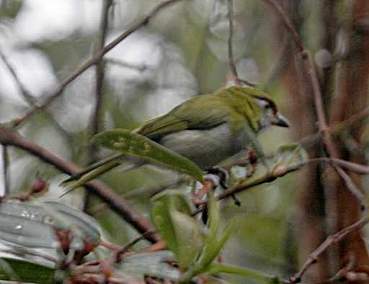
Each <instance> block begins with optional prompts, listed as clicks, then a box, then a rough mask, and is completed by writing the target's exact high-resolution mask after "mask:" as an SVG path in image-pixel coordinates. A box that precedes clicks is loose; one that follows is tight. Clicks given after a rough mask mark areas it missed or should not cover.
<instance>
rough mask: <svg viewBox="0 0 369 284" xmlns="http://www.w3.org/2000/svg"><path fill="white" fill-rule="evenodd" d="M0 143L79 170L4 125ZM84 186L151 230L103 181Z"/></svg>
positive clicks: (133, 222)
mask: <svg viewBox="0 0 369 284" xmlns="http://www.w3.org/2000/svg"><path fill="white" fill-rule="evenodd" d="M0 144H2V145H10V146H14V147H17V148H20V149H22V150H24V151H26V152H28V153H30V154H32V155H34V156H36V157H38V158H40V159H41V160H43V161H44V162H46V163H48V164H50V165H53V166H54V167H55V168H57V169H58V170H60V171H62V172H64V173H66V174H69V175H71V174H76V173H78V172H80V171H81V168H79V167H78V166H77V165H75V164H74V163H72V162H69V161H66V160H64V159H62V158H61V157H59V156H57V155H56V154H54V153H52V152H50V151H49V150H47V149H45V148H43V147H41V146H39V145H37V144H34V143H32V142H31V141H29V140H27V139H25V138H24V137H22V136H21V135H19V134H18V133H16V132H15V131H12V130H10V129H8V128H5V127H0ZM86 187H87V189H88V190H91V191H92V192H93V193H95V194H96V195H97V196H98V197H100V198H101V199H102V200H103V201H104V202H106V203H107V204H108V205H109V207H110V208H111V209H112V210H114V211H115V212H116V213H118V214H119V215H121V216H122V217H123V219H124V220H126V222H128V223H129V224H131V225H132V227H134V228H135V229H136V230H137V231H138V232H140V233H142V234H145V233H146V232H149V231H150V232H151V231H152V230H153V227H152V225H151V224H150V222H149V221H148V220H147V219H146V218H145V217H144V216H142V215H141V214H140V213H139V212H136V210H135V209H134V208H132V207H131V205H130V204H129V203H128V202H127V201H126V200H125V199H123V198H122V197H121V196H120V195H119V194H117V193H115V192H114V191H113V190H112V189H111V188H109V187H108V186H106V185H105V184H104V183H102V182H100V181H97V180H96V181H91V182H89V183H87V184H86ZM145 238H146V239H147V240H149V241H150V242H156V241H158V240H159V237H158V236H157V235H155V234H145Z"/></svg>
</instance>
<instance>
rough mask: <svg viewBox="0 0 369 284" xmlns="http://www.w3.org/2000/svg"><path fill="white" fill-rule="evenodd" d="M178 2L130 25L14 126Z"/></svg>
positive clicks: (57, 95)
mask: <svg viewBox="0 0 369 284" xmlns="http://www.w3.org/2000/svg"><path fill="white" fill-rule="evenodd" d="M179 1H182V0H168V1H165V2H162V3H160V4H159V5H158V6H156V7H155V8H154V9H153V10H152V11H151V12H150V13H149V14H148V15H146V16H145V17H144V18H143V19H142V20H140V21H138V22H137V23H135V24H134V25H132V26H131V27H130V28H129V29H128V30H126V31H125V32H123V33H122V34H121V35H120V36H118V37H117V38H115V39H114V40H113V41H112V42H111V43H109V44H108V45H106V46H105V47H104V48H103V49H101V50H100V51H99V52H97V53H96V54H95V55H94V56H93V57H92V58H90V59H89V60H87V61H85V62H84V63H82V65H80V66H79V67H78V68H77V69H76V70H75V71H74V72H72V74H70V75H69V76H68V77H67V78H65V79H64V80H63V81H62V82H61V84H60V85H59V86H58V87H57V88H56V90H54V91H53V92H52V93H51V94H50V95H49V96H48V98H47V99H46V100H45V101H44V102H43V103H42V104H41V105H39V106H36V107H33V108H32V109H30V110H29V111H28V112H27V113H26V114H25V115H23V116H22V117H19V118H18V119H16V120H15V122H14V124H15V126H19V125H20V124H22V123H23V122H24V121H26V120H27V119H28V118H30V117H31V116H33V115H34V114H35V113H36V112H37V111H39V110H43V109H45V108H47V107H48V106H49V105H50V104H51V103H52V102H53V101H54V100H55V99H56V98H57V97H59V96H60V95H61V94H62V93H63V91H64V89H65V88H66V87H67V86H68V85H69V84H70V83H71V82H73V81H74V80H75V79H76V78H77V77H78V76H80V75H81V74H82V73H83V72H85V71H86V70H87V69H88V68H90V67H91V66H93V65H95V64H97V63H98V62H99V61H100V59H101V58H102V57H103V56H104V55H105V54H106V53H108V52H109V51H110V50H112V49H113V48H114V47H115V46H117V45H118V44H119V43H120V42H121V41H122V40H124V39H125V38H127V37H128V36H129V35H131V34H132V33H133V32H135V31H136V30H138V29H140V28H142V27H144V26H146V25H147V24H148V23H149V22H150V20H151V19H152V18H153V17H155V16H156V15H157V14H158V13H159V12H160V11H161V10H162V9H164V8H166V7H168V6H170V5H172V4H174V3H177V2H179Z"/></svg>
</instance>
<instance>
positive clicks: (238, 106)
mask: <svg viewBox="0 0 369 284" xmlns="http://www.w3.org/2000/svg"><path fill="white" fill-rule="evenodd" d="M219 94H220V95H222V96H224V97H225V101H226V102H227V103H228V104H230V105H231V106H232V107H233V109H234V110H235V111H236V112H237V113H239V114H241V115H243V116H244V117H245V118H246V119H247V120H248V122H249V124H250V126H251V127H252V128H253V129H254V130H255V131H256V132H258V131H260V130H263V129H265V128H267V127H269V126H272V125H276V126H280V127H289V122H288V120H287V119H286V118H285V117H284V116H283V115H282V114H281V113H280V112H279V111H278V109H277V105H276V104H275V102H274V101H273V100H272V99H271V98H270V97H269V96H268V94H267V93H265V92H263V91H261V90H258V89H256V88H252V87H244V86H243V87H241V86H232V87H228V88H226V89H223V90H221V91H220V93H219Z"/></svg>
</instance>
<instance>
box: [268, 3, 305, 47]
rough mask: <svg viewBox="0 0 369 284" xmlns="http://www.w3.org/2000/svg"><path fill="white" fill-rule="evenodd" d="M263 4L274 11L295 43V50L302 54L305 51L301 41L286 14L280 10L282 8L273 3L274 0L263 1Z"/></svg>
mask: <svg viewBox="0 0 369 284" xmlns="http://www.w3.org/2000/svg"><path fill="white" fill-rule="evenodd" d="M263 1H264V2H266V3H268V4H269V5H271V6H272V7H273V8H274V10H275V11H276V12H277V14H278V15H279V17H280V18H281V20H282V21H283V24H284V25H285V27H286V29H287V30H288V31H289V32H290V34H291V35H292V38H293V41H294V42H295V43H296V46H297V49H298V51H299V52H301V53H303V52H304V51H305V48H304V44H303V43H302V40H301V38H300V36H299V34H298V33H297V31H296V29H295V28H294V27H293V25H292V23H291V21H290V19H289V17H288V15H287V14H286V12H285V11H284V10H283V9H282V7H281V6H280V5H279V4H278V3H277V2H275V1H274V0H263Z"/></svg>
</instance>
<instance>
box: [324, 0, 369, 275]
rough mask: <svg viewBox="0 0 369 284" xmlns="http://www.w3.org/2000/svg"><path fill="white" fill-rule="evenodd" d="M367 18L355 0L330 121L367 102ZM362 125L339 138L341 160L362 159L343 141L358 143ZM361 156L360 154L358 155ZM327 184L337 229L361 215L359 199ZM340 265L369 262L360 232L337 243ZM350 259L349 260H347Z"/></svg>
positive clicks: (366, 8)
mask: <svg viewBox="0 0 369 284" xmlns="http://www.w3.org/2000/svg"><path fill="white" fill-rule="evenodd" d="M368 17H369V1H367V0H356V1H354V2H353V4H352V22H351V24H350V27H348V28H347V30H346V32H347V33H349V40H348V43H347V44H348V56H347V59H346V60H345V61H344V62H343V63H342V68H341V69H340V70H339V73H338V84H337V86H338V90H337V91H339V93H338V97H337V99H336V100H335V101H334V102H333V104H332V109H331V113H332V115H331V122H332V123H336V122H340V121H342V120H345V119H347V118H349V117H351V116H352V115H354V114H355V113H358V112H360V111H361V110H362V109H364V108H365V107H366V106H367V104H368V77H369V33H368V27H367V26H366V25H367V24H366V21H367V19H368ZM363 128H364V125H363V124H356V126H355V127H352V128H350V129H349V130H348V131H347V133H345V135H341V136H340V137H339V140H338V143H337V145H338V146H339V148H338V151H339V156H340V158H342V159H345V160H349V161H354V162H363V161H362V155H358V154H357V153H353V152H352V151H351V152H350V151H348V150H347V147H345V144H347V143H345V142H347V140H348V139H353V140H354V141H355V142H356V143H357V145H360V144H361V141H360V138H361V133H362V131H363ZM360 156H361V157H360ZM351 177H352V179H353V181H354V182H355V183H356V185H360V181H361V179H360V177H359V176H357V175H354V174H351ZM330 187H331V188H333V189H334V190H335V191H336V196H337V200H336V204H335V208H334V210H336V212H333V214H335V216H336V217H337V220H336V229H337V230H338V229H341V228H343V227H345V226H347V225H349V224H352V223H353V222H355V221H357V220H358V219H359V218H360V217H361V214H362V212H361V208H360V202H358V200H357V199H356V198H355V197H354V196H353V195H352V194H351V193H350V192H349V191H348V190H347V189H345V185H344V183H343V182H342V180H340V179H339V178H337V177H336V178H334V179H332V180H331V181H330ZM338 255H339V262H338V265H339V268H342V267H344V266H345V265H348V264H350V265H353V267H354V268H353V270H355V268H358V267H361V266H362V265H367V264H368V263H369V257H368V252H367V250H366V246H365V243H364V241H363V239H362V236H361V233H360V232H355V233H353V234H352V235H351V236H350V237H349V238H347V239H346V240H345V241H343V242H341V243H339V245H338ZM349 262H350V263H349Z"/></svg>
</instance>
